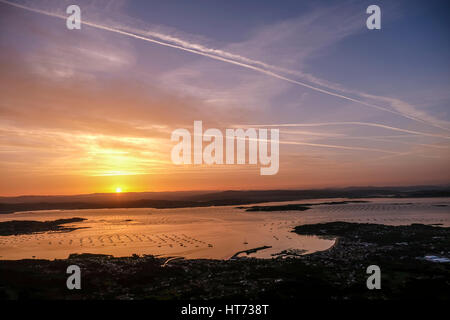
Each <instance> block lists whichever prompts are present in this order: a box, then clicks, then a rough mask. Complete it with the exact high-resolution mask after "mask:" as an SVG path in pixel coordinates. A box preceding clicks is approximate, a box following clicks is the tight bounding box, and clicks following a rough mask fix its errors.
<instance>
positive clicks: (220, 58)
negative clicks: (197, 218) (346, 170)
mask: <svg viewBox="0 0 450 320" xmlns="http://www.w3.org/2000/svg"><path fill="white" fill-rule="evenodd" d="M0 3H4V4H7V5H10V6H14V7H16V8H20V9H24V10H27V11H31V12H35V13H40V14H43V15H46V16H50V17H55V18H59V19H63V20H66V19H67V16H64V15H61V14H57V13H53V12H48V11H45V10H41V9H35V8H32V7H28V6H25V5H21V4H17V3H14V2H10V1H6V0H0ZM81 23H82V24H84V25H87V26H90V27H93V28H97V29H100V30H105V31H109V32H114V33H117V34H121V35H124V36H128V37H131V38H135V39H139V40H143V41H147V42H151V43H155V44H159V45H161V46H165V47H169V48H174V49H178V50H182V51H186V52H190V53H193V54H197V55H201V56H204V57H208V58H211V59H214V60H218V61H222V62H226V63H230V64H233V65H237V66H240V67H243V68H246V69H250V70H254V71H257V72H260V73H263V74H266V75H268V76H271V77H273V78H277V79H280V80H283V81H286V82H289V83H292V84H295V85H298V86H302V87H305V88H309V89H311V90H314V91H316V92H320V93H323V94H326V95H329V96H333V97H337V98H340V99H344V100H347V101H351V102H354V103H358V104H361V105H364V106H367V107H370V108H374V109H378V110H381V111H385V112H389V113H391V114H395V115H398V116H402V117H405V118H408V119H410V120H414V121H417V122H421V123H426V124H428V125H430V126H433V127H435V128H439V129H442V130H447V131H450V129H447V128H443V127H441V126H437V125H435V124H433V123H431V122H429V121H425V120H423V119H420V118H416V117H414V116H411V115H409V114H406V113H403V112H399V111H395V110H391V109H388V108H386V107H382V106H379V105H376V104H372V103H368V102H366V101H363V100H359V99H355V98H352V97H349V96H345V95H342V94H339V93H335V92H332V91H329V90H325V89H322V88H318V87H315V86H312V85H309V84H307V83H305V82H301V81H298V80H294V79H291V78H288V77H285V76H283V75H281V74H278V73H275V72H272V71H269V70H266V69H264V68H262V67H256V66H254V65H251V64H250V61H251V63H253V64H258V65H266V64H264V63H262V62H259V61H253V60H251V59H248V58H244V57H241V56H237V55H234V57H239V58H240V59H245V61H247V63H246V62H240V61H236V60H233V59H231V58H227V57H223V56H219V55H215V54H211V53H208V52H202V51H198V50H194V49H190V48H186V47H183V46H182V45H176V44H171V43H167V42H163V41H159V40H155V39H151V38H148V37H145V36H141V35H138V34H135V33H132V32H127V31H123V30H120V29H116V28H112V27H108V26H104V25H100V24H97V23H94V22H90V21H86V20H83V19H82V21H81ZM201 47H202V46H199V47H198V48H201ZM208 50H209V52H215V53H219V52H221V51H220V50H214V49H208ZM231 56H233V55H232V54H230V57H231ZM266 66H268V67H270V68H273V69H280V68H277V67H274V66H269V65H266Z"/></svg>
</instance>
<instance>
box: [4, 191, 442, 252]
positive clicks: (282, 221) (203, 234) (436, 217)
mask: <svg viewBox="0 0 450 320" xmlns="http://www.w3.org/2000/svg"><path fill="white" fill-rule="evenodd" d="M339 200H345V199H319V200H307V201H290V202H278V203H276V204H287V203H320V202H325V201H339ZM363 200H367V201H370V203H350V204H342V205H319V206H314V207H313V208H312V209H310V210H307V211H284V212H245V211H244V210H242V209H236V208H235V207H234V206H227V207H210V208H181V209H96V210H67V211H59V210H53V211H36V212H20V213H14V214H5V215H0V221H8V220H38V221H45V220H55V219H61V218H72V217H81V218H86V219H88V220H86V221H84V222H81V223H76V224H71V225H73V226H79V227H88V228H86V229H79V230H75V231H72V232H66V233H58V232H51V233H39V234H32V235H20V236H0V259H23V258H33V257H35V258H45V259H54V258H66V257H68V255H69V254H70V253H104V254H112V255H114V256H129V255H131V254H133V253H136V254H153V255H161V256H182V257H185V258H212V259H228V258H230V257H231V256H232V255H233V254H235V253H236V252H238V251H242V250H248V249H252V248H256V247H260V246H271V247H272V248H270V249H265V250H261V251H258V252H256V253H254V254H251V255H250V256H253V257H259V258H271V257H273V254H277V253H279V252H281V251H283V250H295V251H297V252H300V251H301V252H305V253H310V252H314V251H318V250H325V249H328V248H329V247H330V246H332V245H333V243H334V241H333V240H325V239H319V238H317V237H314V236H299V235H297V234H295V233H292V232H291V231H292V228H293V227H294V226H297V225H301V224H310V223H319V222H330V221H347V222H369V223H380V224H389V225H408V224H411V223H423V224H436V223H439V224H442V225H444V226H450V198H433V199H417V198H415V199H363ZM268 204H275V203H266V204H265V205H268ZM442 205H446V206H442Z"/></svg>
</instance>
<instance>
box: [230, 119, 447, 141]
mask: <svg viewBox="0 0 450 320" xmlns="http://www.w3.org/2000/svg"><path fill="white" fill-rule="evenodd" d="M334 125H359V126H368V127H377V128H383V129H388V130H393V131H399V132H405V133H410V134H415V135H420V136H427V137H437V138H443V139H450V136H445V135H440V134H434V133H428V132H421V131H415V130H408V129H402V128H397V127H391V126H387V125H384V124H381V123H373V122H359V121H342V122H319V123H281V124H251V125H243V126H241V127H322V126H334ZM234 127H236V126H234Z"/></svg>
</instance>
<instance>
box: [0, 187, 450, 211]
mask: <svg viewBox="0 0 450 320" xmlns="http://www.w3.org/2000/svg"><path fill="white" fill-rule="evenodd" d="M379 197H383V198H386V197H391V198H419V197H450V187H449V186H408V187H349V188H340V189H331V188H330V189H309V190H248V191H237V190H228V191H221V192H211V191H209V192H208V191H178V192H130V193H120V194H116V193H95V194H85V195H73V196H19V197H0V213H12V212H17V211H34V210H58V209H59V210H68V209H101V208H182V207H206V206H222V205H242V204H251V203H261V202H276V201H294V200H307V199H320V198H349V199H354V198H379Z"/></svg>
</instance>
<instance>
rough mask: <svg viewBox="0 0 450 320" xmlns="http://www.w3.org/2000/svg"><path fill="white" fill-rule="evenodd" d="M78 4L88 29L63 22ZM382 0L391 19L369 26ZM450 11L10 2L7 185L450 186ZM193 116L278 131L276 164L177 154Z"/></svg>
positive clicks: (292, 4) (3, 5)
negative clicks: (182, 160)
mask: <svg viewBox="0 0 450 320" xmlns="http://www.w3.org/2000/svg"><path fill="white" fill-rule="evenodd" d="M11 3H12V4H11ZM14 4H16V5H14ZM70 4H77V5H79V6H80V8H81V17H82V21H83V22H87V24H83V25H82V28H81V30H68V29H67V28H66V21H65V20H64V19H62V18H60V17H61V16H67V14H66V13H65V11H66V7H67V6H68V5H70ZM371 4H378V5H379V6H380V7H381V12H382V22H381V26H382V28H381V30H368V29H367V27H366V19H367V17H368V14H366V8H367V7H368V6H369V5H371ZM449 12H450V5H449V4H448V2H447V1H431V2H430V1H372V0H371V1H298V0H292V1H258V0H246V1H234V0H228V1H207V0H201V1H200V0H195V1H185V0H180V1H124V0H119V1H113V0H111V1H106V0H105V1H103V0H102V1H49V0H46V1H11V2H10V3H8V2H6V1H0V70H1V73H0V97H1V99H0V177H1V178H0V195H4V196H6V195H22V194H80V193H93V192H115V191H116V190H117V189H118V188H120V189H121V191H122V192H130V191H176V190H224V189H276V188H313V187H314V188H319V187H339V186H367V185H379V186H386V185H418V184H420V185H422V184H448V183H450V169H449V164H450V149H449V148H450V140H449V139H450V105H449V103H450V23H449V20H448V13H449ZM133 35H135V36H133ZM155 41H157V42H155ZM167 44H168V45H167ZM286 79H287V80H286ZM305 85H306V86H305ZM194 120H202V121H203V127H204V128H205V129H206V128H219V129H221V130H225V128H236V127H242V128H245V127H249V126H250V127H252V126H253V127H258V126H264V127H266V128H279V129H280V168H279V172H278V174H276V175H273V176H261V175H260V174H259V169H258V166H255V165H221V166H218V165H214V166H206V165H203V166H198V165H181V166H180V165H175V164H173V163H172V161H171V157H170V152H171V149H172V147H173V146H174V145H175V143H174V142H172V141H171V140H170V138H171V133H172V131H173V130H175V129H177V128H186V129H188V130H192V127H193V122H194Z"/></svg>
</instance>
